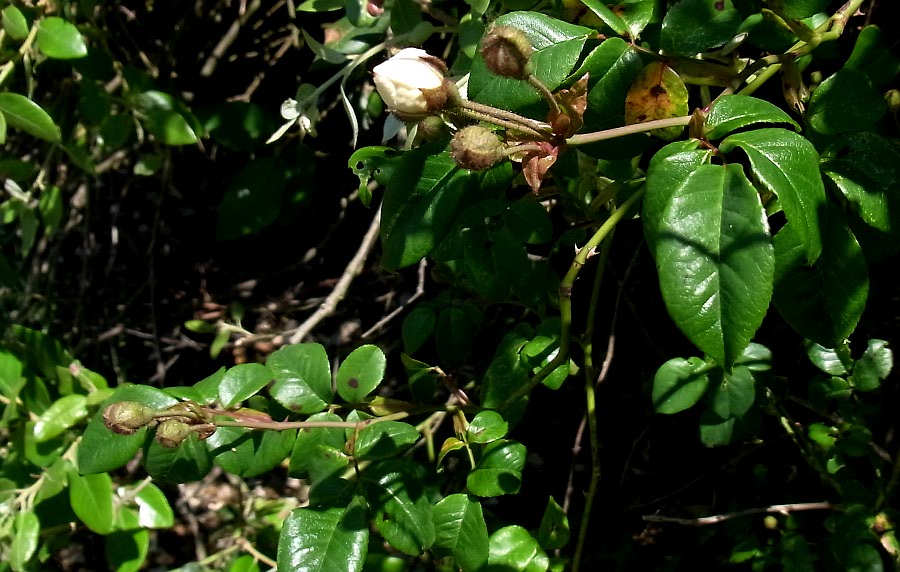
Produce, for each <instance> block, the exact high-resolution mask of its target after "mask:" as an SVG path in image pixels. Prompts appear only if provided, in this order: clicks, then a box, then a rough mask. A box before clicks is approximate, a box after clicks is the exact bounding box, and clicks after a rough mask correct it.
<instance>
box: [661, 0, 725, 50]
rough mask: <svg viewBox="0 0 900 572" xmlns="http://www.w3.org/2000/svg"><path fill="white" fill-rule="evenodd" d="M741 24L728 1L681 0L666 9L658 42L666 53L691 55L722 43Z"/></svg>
mask: <svg viewBox="0 0 900 572" xmlns="http://www.w3.org/2000/svg"><path fill="white" fill-rule="evenodd" d="M740 25H741V15H740V14H739V13H738V11H737V10H735V9H734V7H733V6H732V5H731V0H681V1H680V2H678V3H677V4H675V5H674V6H672V8H670V9H669V11H668V12H666V15H665V17H664V18H663V22H662V30H661V31H660V34H659V43H660V46H661V47H662V49H663V51H665V52H667V53H668V54H671V55H677V56H693V55H695V54H697V53H699V52H705V51H706V50H709V49H710V48H715V47H718V46H721V45H724V44H725V43H726V42H728V41H729V40H731V39H732V38H733V37H734V36H735V35H736V34H737V31H738V27H739V26H740Z"/></svg>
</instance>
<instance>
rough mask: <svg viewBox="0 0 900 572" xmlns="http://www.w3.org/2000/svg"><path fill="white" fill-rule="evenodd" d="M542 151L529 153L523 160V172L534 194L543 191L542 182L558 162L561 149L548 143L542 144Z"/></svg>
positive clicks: (540, 144)
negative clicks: (557, 158)
mask: <svg viewBox="0 0 900 572" xmlns="http://www.w3.org/2000/svg"><path fill="white" fill-rule="evenodd" d="M538 145H539V146H540V147H541V150H540V151H529V152H528V153H526V154H525V157H524V158H523V159H522V171H523V173H524V174H525V180H526V181H528V185H529V186H530V187H531V191H532V192H533V193H534V194H538V192H539V191H540V189H541V182H542V181H543V180H544V177H545V176H546V175H547V171H548V170H549V169H550V167H552V166H553V163H555V162H556V157H557V156H558V155H559V147H556V146H555V145H552V144H551V143H547V142H543V141H542V142H540V143H538Z"/></svg>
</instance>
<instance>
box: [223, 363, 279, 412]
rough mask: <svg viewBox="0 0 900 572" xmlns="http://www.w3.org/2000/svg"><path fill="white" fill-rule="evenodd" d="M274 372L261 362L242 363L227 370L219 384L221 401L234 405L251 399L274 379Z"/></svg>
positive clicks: (225, 405) (228, 405) (226, 404)
mask: <svg viewBox="0 0 900 572" xmlns="http://www.w3.org/2000/svg"><path fill="white" fill-rule="evenodd" d="M273 377H274V374H273V372H272V370H270V369H269V368H268V367H266V366H264V365H262V364H259V363H242V364H240V365H236V366H234V367H233V368H231V369H229V370H228V371H226V372H225V376H224V377H223V378H222V382H221V383H220V384H219V402H220V403H221V404H222V405H223V406H224V407H234V406H235V405H237V404H239V403H240V402H242V401H246V400H247V399H250V398H251V397H253V396H254V395H256V394H257V393H259V391H260V390H261V389H262V388H264V387H265V386H266V385H268V383H269V382H270V381H272V379H273Z"/></svg>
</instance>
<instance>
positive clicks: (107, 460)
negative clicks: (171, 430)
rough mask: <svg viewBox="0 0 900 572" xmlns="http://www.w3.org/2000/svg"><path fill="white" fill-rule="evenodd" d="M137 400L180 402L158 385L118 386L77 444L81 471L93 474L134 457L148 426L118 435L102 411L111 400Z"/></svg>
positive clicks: (156, 404)
mask: <svg viewBox="0 0 900 572" xmlns="http://www.w3.org/2000/svg"><path fill="white" fill-rule="evenodd" d="M119 401H137V402H138V403H142V404H144V405H146V406H148V407H154V408H156V409H164V408H166V407H171V406H172V405H175V404H176V403H178V400H176V399H174V398H172V397H170V396H168V395H166V394H165V393H163V392H162V391H160V390H158V389H156V388H155V387H149V386H146V385H126V386H124V387H120V388H118V389H116V392H115V393H114V394H113V396H112V397H110V398H109V399H107V400H106V401H104V402H103V403H102V404H101V405H100V408H99V411H98V412H97V413H96V414H95V415H94V416H93V417H92V418H91V420H90V422H89V423H88V425H87V428H86V429H85V430H84V435H82V437H81V442H80V443H79V444H78V451H77V457H78V470H79V471H80V472H81V474H84V475H90V474H96V473H105V472H107V471H112V470H113V469H118V468H119V467H121V466H122V465H124V464H125V463H127V462H128V461H130V460H131V459H133V458H134V456H135V455H136V454H137V452H138V451H139V450H140V448H141V446H142V445H143V444H144V440H145V439H146V436H147V429H146V428H142V429H138V431H137V432H136V433H134V434H133V435H117V434H115V433H113V432H112V431H110V430H109V429H107V428H106V425H104V424H103V415H102V413H101V412H102V411H104V410H105V409H106V407H107V406H109V405H110V404H112V403H118V402H119Z"/></svg>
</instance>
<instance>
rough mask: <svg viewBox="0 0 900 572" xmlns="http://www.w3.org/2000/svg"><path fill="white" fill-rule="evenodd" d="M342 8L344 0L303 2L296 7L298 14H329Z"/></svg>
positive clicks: (307, 0)
mask: <svg viewBox="0 0 900 572" xmlns="http://www.w3.org/2000/svg"><path fill="white" fill-rule="evenodd" d="M343 7H344V0H305V1H304V2H302V3H301V4H300V5H299V6H297V11H298V12H331V11H334V10H340V9H341V8H343Z"/></svg>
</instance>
